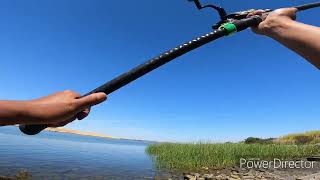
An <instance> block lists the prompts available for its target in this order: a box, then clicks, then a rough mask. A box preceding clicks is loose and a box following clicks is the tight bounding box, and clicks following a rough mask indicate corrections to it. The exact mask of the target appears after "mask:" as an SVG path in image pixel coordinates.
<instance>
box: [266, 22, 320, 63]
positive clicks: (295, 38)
mask: <svg viewBox="0 0 320 180" xmlns="http://www.w3.org/2000/svg"><path fill="white" fill-rule="evenodd" d="M272 28H273V29H270V33H269V34H268V36H270V37H271V38H273V39H275V40H277V41H278V42H280V43H281V44H283V45H284V46H286V47H288V48H290V49H291V50H293V51H294V52H296V53H298V54H299V55H301V56H302V57H304V58H305V59H306V60H308V61H309V62H310V63H311V64H313V65H314V66H316V67H317V68H318V69H320V28H319V27H315V26H310V25H306V24H302V23H299V22H296V21H293V20H287V21H285V22H279V25H278V26H277V27H272Z"/></svg>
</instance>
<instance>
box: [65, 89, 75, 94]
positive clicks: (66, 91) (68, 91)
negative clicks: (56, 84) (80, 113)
mask: <svg viewBox="0 0 320 180" xmlns="http://www.w3.org/2000/svg"><path fill="white" fill-rule="evenodd" d="M63 93H65V94H73V91H71V90H69V89H68V90H64V91H63Z"/></svg>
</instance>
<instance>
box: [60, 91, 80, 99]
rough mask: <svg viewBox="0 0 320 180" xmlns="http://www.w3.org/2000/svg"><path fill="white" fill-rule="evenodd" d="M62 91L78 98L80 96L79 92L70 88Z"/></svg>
mask: <svg viewBox="0 0 320 180" xmlns="http://www.w3.org/2000/svg"><path fill="white" fill-rule="evenodd" d="M63 93H65V94H67V95H69V96H71V97H72V98H78V97H80V96H81V95H80V94H79V93H77V92H75V91H71V90H65V91H63Z"/></svg>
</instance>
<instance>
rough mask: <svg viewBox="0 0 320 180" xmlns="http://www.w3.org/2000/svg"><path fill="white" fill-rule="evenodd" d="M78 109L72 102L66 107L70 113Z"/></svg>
mask: <svg viewBox="0 0 320 180" xmlns="http://www.w3.org/2000/svg"><path fill="white" fill-rule="evenodd" d="M76 109H77V104H76V103H75V102H74V101H70V102H68V103H67V105H66V110H67V111H68V112H72V111H74V110H76Z"/></svg>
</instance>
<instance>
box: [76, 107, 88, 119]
mask: <svg viewBox="0 0 320 180" xmlns="http://www.w3.org/2000/svg"><path fill="white" fill-rule="evenodd" d="M89 113H90V108H87V109H85V110H84V111H82V112H80V113H78V114H77V115H76V118H77V119H78V120H79V121H80V120H82V119H84V118H86V117H87V116H88V115H89Z"/></svg>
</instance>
